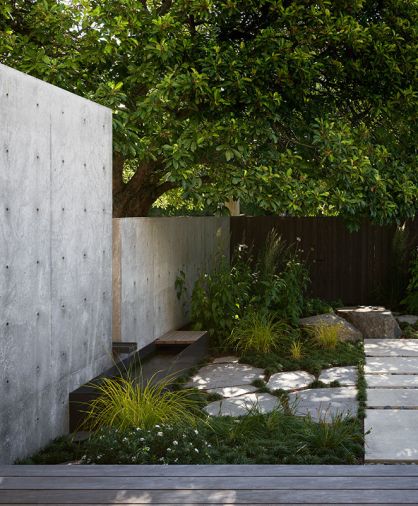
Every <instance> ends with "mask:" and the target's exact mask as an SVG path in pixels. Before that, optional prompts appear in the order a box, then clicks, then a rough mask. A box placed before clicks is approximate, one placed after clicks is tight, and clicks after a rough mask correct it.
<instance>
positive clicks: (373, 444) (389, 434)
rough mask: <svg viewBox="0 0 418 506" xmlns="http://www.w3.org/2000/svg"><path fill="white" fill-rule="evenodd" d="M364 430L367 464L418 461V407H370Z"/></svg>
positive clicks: (367, 411)
mask: <svg viewBox="0 0 418 506" xmlns="http://www.w3.org/2000/svg"><path fill="white" fill-rule="evenodd" d="M364 429H365V434H366V436H365V438H366V440H365V461H366V463H367V462H368V463H387V464H396V463H400V462H405V463H418V410H411V409H399V410H398V409H367V410H366V418H365V421H364ZM369 431H370V432H369Z"/></svg>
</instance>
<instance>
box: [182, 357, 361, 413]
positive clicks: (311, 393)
mask: <svg viewBox="0 0 418 506" xmlns="http://www.w3.org/2000/svg"><path fill="white" fill-rule="evenodd" d="M237 361H238V359H237V358H236V357H219V358H217V359H215V360H214V361H213V362H212V363H211V364H209V365H206V366H204V367H202V368H201V369H200V370H199V371H198V372H197V374H195V375H194V376H193V378H191V380H190V381H189V382H188V384H187V386H190V387H195V388H198V389H200V390H204V391H206V392H208V393H215V394H218V395H221V396H222V397H224V399H222V400H217V401H214V402H211V403H209V404H208V405H207V406H206V407H205V408H204V410H205V411H206V413H208V414H209V415H211V416H244V415H247V414H248V413H249V412H250V411H251V410H253V409H257V410H258V411H260V412H261V413H269V412H271V411H273V410H274V409H282V405H281V402H280V400H279V399H278V398H277V397H276V396H273V395H271V394H269V393H264V392H263V393H261V392H258V391H257V390H258V388H257V387H255V386H254V385H252V384H251V383H252V382H253V381H254V380H256V379H258V380H259V379H264V371H263V370H262V369H258V368H256V367H252V366H249V365H246V364H239V363H237ZM321 377H322V378H323V380H324V383H326V382H328V383H331V382H332V381H339V382H340V383H341V385H347V387H345V388H341V387H340V388H318V389H307V387H308V386H309V385H310V384H311V383H312V382H313V381H315V376H313V375H312V374H310V373H308V372H306V371H287V372H281V373H276V374H273V375H272V376H271V377H270V379H269V381H268V383H267V385H266V386H267V388H269V389H270V390H271V391H273V390H287V391H293V393H291V394H290V404H291V406H293V407H294V408H295V414H296V415H299V416H311V417H312V419H313V420H316V421H318V420H325V421H331V420H332V418H333V417H335V416H336V415H342V416H355V414H356V413H357V401H356V396H357V390H356V388H355V387H354V385H355V384H356V380H357V369H356V368H355V367H333V368H331V369H325V370H324V371H323V372H322V374H321ZM302 389H305V390H302Z"/></svg>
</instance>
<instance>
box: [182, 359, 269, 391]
mask: <svg viewBox="0 0 418 506" xmlns="http://www.w3.org/2000/svg"><path fill="white" fill-rule="evenodd" d="M263 378H264V371H263V369H259V368H257V367H252V366H250V365H247V364H234V363H223V364H209V365H206V366H205V367H202V368H201V369H199V371H198V372H197V373H196V374H195V375H194V376H193V377H192V378H191V380H190V381H189V382H188V383H187V386H189V387H195V388H198V389H200V390H208V389H212V388H222V387H235V386H241V385H249V384H251V383H252V382H253V381H254V380H256V379H263Z"/></svg>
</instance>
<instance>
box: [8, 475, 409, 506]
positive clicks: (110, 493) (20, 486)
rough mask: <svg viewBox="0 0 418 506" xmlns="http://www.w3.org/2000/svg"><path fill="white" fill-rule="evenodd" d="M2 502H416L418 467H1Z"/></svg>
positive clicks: (10, 503)
mask: <svg viewBox="0 0 418 506" xmlns="http://www.w3.org/2000/svg"><path fill="white" fill-rule="evenodd" d="M0 504H9V505H12V504H20V505H32V504H43V505H55V506H57V505H64V504H66V505H68V504H78V505H87V504H89V505H104V504H113V505H125V504H131V505H132V504H160V505H163V504H167V505H168V504H181V505H192V504H286V505H296V504H305V505H306V504H308V505H309V504H317V505H318V504H320V505H331V504H339V505H343V504H355V505H363V504H380V505H383V504H392V505H394V504H396V505H402V504H415V505H417V506H418V466H417V465H368V466H248V465H247V466H244V465H243V466H238V465H226V466H77V465H69V466H0Z"/></svg>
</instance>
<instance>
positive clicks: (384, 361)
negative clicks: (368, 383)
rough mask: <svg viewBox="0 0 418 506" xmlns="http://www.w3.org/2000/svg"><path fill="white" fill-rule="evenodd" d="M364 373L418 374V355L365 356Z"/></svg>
mask: <svg viewBox="0 0 418 506" xmlns="http://www.w3.org/2000/svg"><path fill="white" fill-rule="evenodd" d="M364 372H365V373H366V374H378V373H387V374H418V357H366V365H365V367H364Z"/></svg>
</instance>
